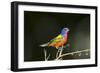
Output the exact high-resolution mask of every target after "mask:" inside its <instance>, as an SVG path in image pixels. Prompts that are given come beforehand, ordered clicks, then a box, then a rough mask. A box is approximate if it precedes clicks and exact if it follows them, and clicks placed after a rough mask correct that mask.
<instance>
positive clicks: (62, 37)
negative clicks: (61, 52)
mask: <svg viewBox="0 0 100 73" xmlns="http://www.w3.org/2000/svg"><path fill="white" fill-rule="evenodd" d="M68 32H69V28H63V29H62V30H61V32H60V34H59V35H58V36H56V37H55V38H54V39H52V40H50V41H49V42H47V43H45V44H42V45H40V46H41V47H46V46H49V47H50V46H51V47H54V48H56V49H58V48H59V47H63V46H64V45H65V44H66V43H67V42H68Z"/></svg>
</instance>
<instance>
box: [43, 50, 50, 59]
mask: <svg viewBox="0 0 100 73" xmlns="http://www.w3.org/2000/svg"><path fill="white" fill-rule="evenodd" d="M49 57H50V54H49V55H48V56H47V52H46V50H45V49H44V58H45V61H48V59H49Z"/></svg>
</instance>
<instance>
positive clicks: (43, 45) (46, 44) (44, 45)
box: [40, 42, 49, 47]
mask: <svg viewBox="0 0 100 73" xmlns="http://www.w3.org/2000/svg"><path fill="white" fill-rule="evenodd" d="M48 45H49V42H48V43H45V44H42V45H40V46H41V47H46V46H48Z"/></svg>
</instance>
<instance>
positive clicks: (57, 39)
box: [50, 34, 63, 43]
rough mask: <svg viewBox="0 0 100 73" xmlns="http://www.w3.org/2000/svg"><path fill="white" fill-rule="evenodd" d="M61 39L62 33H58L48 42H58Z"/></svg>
mask: <svg viewBox="0 0 100 73" xmlns="http://www.w3.org/2000/svg"><path fill="white" fill-rule="evenodd" d="M61 40H63V37H62V35H61V34H60V35H58V36H57V37H56V38H54V39H52V40H51V41H50V43H56V42H59V41H61Z"/></svg>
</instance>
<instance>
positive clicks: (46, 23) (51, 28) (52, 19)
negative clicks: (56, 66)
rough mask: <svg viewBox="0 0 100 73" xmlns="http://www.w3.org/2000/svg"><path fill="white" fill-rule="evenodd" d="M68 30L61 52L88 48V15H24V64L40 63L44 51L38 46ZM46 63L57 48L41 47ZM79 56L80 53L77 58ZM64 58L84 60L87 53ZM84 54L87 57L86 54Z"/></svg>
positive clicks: (40, 13)
mask: <svg viewBox="0 0 100 73" xmlns="http://www.w3.org/2000/svg"><path fill="white" fill-rule="evenodd" d="M65 27H67V28H69V29H70V31H69V34H68V44H70V46H69V47H68V48H65V49H64V50H63V53H69V52H75V51H78V50H84V49H90V15H89V14H74V13H51V12H31V11H25V12H24V61H44V48H43V47H40V45H41V44H44V43H47V42H49V41H50V40H51V39H53V38H55V37H56V36H57V35H58V34H60V32H61V30H62V29H63V28H65ZM45 49H46V51H47V55H49V54H50V58H49V60H53V59H55V56H56V52H57V49H55V48H53V47H45ZM79 54H81V55H80V56H79ZM79 54H74V55H68V56H65V57H63V59H64V60H68V59H73V60H74V59H87V58H90V52H82V53H79ZM86 54H88V55H86Z"/></svg>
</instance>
